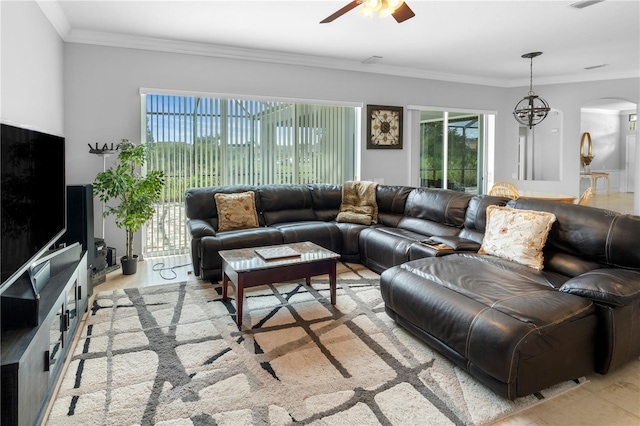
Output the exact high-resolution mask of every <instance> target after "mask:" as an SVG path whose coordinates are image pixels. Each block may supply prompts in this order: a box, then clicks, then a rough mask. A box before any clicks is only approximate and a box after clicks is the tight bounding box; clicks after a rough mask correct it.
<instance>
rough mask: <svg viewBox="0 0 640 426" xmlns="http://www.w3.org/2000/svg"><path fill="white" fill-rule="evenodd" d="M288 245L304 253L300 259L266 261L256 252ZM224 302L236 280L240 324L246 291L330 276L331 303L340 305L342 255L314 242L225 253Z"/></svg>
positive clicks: (223, 251)
mask: <svg viewBox="0 0 640 426" xmlns="http://www.w3.org/2000/svg"><path fill="white" fill-rule="evenodd" d="M284 246H288V247H290V248H291V249H293V250H295V251H296V252H298V253H300V256H297V257H287V258H280V259H274V260H265V259H263V258H262V257H260V256H259V255H258V254H257V253H256V249H265V248H281V247H284ZM219 253H220V257H222V300H227V286H228V284H229V281H232V282H233V283H234V284H235V286H236V322H237V323H238V325H241V324H242V302H243V299H244V289H245V288H249V287H255V286H258V285H265V284H273V283H276V282H282V281H290V280H295V279H299V278H306V284H307V285H309V284H310V283H311V277H313V276H316V275H324V274H329V284H330V288H331V304H332V305H335V304H336V261H337V259H338V258H339V257H340V255H339V254H337V253H334V252H332V251H330V250H327V249H325V248H323V247H320V246H319V245H317V244H314V243H311V242H303V243H291V244H283V245H282V246H268V247H251V248H244V249H236V250H222V251H220V252H219Z"/></svg>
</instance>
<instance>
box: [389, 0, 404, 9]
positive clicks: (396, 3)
mask: <svg viewBox="0 0 640 426" xmlns="http://www.w3.org/2000/svg"><path fill="white" fill-rule="evenodd" d="M402 3H404V0H387V7H388V8H389V9H391V10H392V11H393V12H395V11H396V9H397V8H399V7H400V6H402Z"/></svg>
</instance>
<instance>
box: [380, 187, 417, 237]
mask: <svg viewBox="0 0 640 426" xmlns="http://www.w3.org/2000/svg"><path fill="white" fill-rule="evenodd" d="M412 190H413V188H411V187H408V186H394V185H378V187H377V188H376V203H377V204H378V223H379V224H381V225H386V226H394V227H395V226H397V225H398V222H400V219H402V217H403V216H404V206H405V204H406V202H407V197H408V196H409V193H410V192H411V191H412Z"/></svg>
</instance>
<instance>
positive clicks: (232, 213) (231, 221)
mask: <svg viewBox="0 0 640 426" xmlns="http://www.w3.org/2000/svg"><path fill="white" fill-rule="evenodd" d="M214 198H215V199H216V208H217V210H218V231H232V230H234V229H248V228H257V227H258V226H259V223H258V214H257V213H256V200H255V194H254V193H253V191H247V192H238V193H236V194H215V195H214Z"/></svg>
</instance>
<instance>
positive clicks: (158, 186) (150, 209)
mask: <svg viewBox="0 0 640 426" xmlns="http://www.w3.org/2000/svg"><path fill="white" fill-rule="evenodd" d="M118 150H119V152H118V164H117V165H116V166H115V168H113V167H112V168H110V169H109V170H105V171H104V172H100V173H98V175H97V176H96V179H95V181H94V182H93V189H94V192H95V195H96V196H97V197H98V198H99V199H100V201H102V202H103V203H105V204H106V203H108V202H109V201H111V200H117V201H119V204H118V205H117V206H108V205H107V206H106V209H105V211H104V213H103V215H104V216H105V217H106V216H109V215H113V216H114V217H115V222H116V226H117V227H118V228H121V229H124V230H125V231H126V237H127V259H133V235H134V233H135V232H136V231H138V230H139V229H140V228H141V227H142V225H144V224H145V223H146V222H147V221H148V220H149V219H151V217H152V216H153V214H154V213H155V208H154V204H155V203H156V202H157V201H158V200H160V197H161V196H162V188H163V187H164V184H165V176H164V173H163V172H161V171H151V172H149V173H147V174H146V175H144V176H143V175H142V174H141V173H139V172H138V169H139V168H141V167H143V166H144V164H145V162H146V159H147V157H146V145H144V144H139V145H136V144H134V143H132V142H129V140H127V139H123V140H122V142H121V143H120V144H118Z"/></svg>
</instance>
